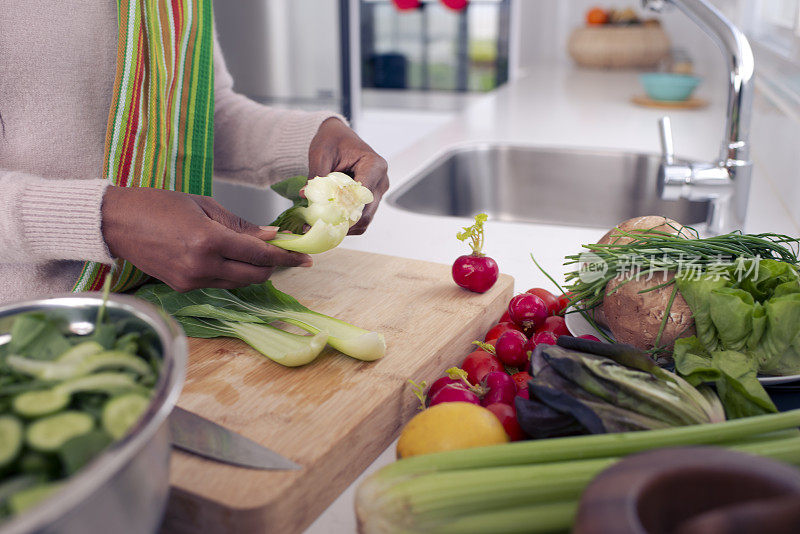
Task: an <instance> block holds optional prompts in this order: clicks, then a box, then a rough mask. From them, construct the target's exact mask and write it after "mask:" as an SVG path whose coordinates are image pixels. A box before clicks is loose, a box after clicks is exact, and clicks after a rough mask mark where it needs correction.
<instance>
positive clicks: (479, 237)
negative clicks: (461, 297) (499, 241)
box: [453, 213, 500, 293]
mask: <svg viewBox="0 0 800 534" xmlns="http://www.w3.org/2000/svg"><path fill="white" fill-rule="evenodd" d="M487 218H488V217H487V216H486V214H485V213H479V214H478V215H476V216H475V224H473V225H472V226H466V227H464V231H463V232H459V233H457V234H456V237H457V238H458V239H459V240H460V241H466V240H467V239H470V240H471V241H472V243H471V244H470V246H471V247H472V254H469V255H464V256H459V257H458V258H456V261H455V262H454V263H453V280H454V281H455V283H456V284H458V285H459V286H460V287H463V288H465V289H469V290H470V291H474V292H475V293H485V292H486V291H488V290H489V288H490V287H492V286H493V285H494V283H495V282H497V277H498V275H499V274H500V269H498V267H497V262H495V261H494V260H493V259H492V258H490V257H489V256H486V255H485V254H483V253H482V252H481V249H482V248H483V223H485V222H486V219H487Z"/></svg>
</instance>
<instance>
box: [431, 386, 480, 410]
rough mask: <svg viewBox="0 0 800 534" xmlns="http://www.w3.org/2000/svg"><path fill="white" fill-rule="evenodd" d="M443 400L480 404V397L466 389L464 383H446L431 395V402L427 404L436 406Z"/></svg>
mask: <svg viewBox="0 0 800 534" xmlns="http://www.w3.org/2000/svg"><path fill="white" fill-rule="evenodd" d="M443 402H471V403H472V404H480V403H481V399H480V397H478V395H476V394H475V393H473V392H472V391H470V390H469V389H467V387H466V386H465V385H464V384H448V385H446V386H444V387H443V388H441V389H440V390H439V391H437V392H436V395H434V396H433V397H431V402H430V404H428V406H429V407H430V406H436V405H437V404H441V403H443Z"/></svg>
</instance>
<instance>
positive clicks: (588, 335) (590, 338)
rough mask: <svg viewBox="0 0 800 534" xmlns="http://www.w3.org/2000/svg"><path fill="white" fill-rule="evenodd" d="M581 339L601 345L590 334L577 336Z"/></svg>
mask: <svg viewBox="0 0 800 534" xmlns="http://www.w3.org/2000/svg"><path fill="white" fill-rule="evenodd" d="M578 337H579V338H581V339H588V340H589V341H597V342H598V343H602V341H600V340H599V339H597V338H596V337H595V336H593V335H591V334H583V335H582V336H578Z"/></svg>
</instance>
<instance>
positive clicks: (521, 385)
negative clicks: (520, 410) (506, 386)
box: [511, 371, 533, 392]
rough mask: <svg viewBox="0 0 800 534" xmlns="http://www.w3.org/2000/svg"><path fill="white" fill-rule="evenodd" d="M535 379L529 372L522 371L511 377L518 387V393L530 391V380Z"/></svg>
mask: <svg viewBox="0 0 800 534" xmlns="http://www.w3.org/2000/svg"><path fill="white" fill-rule="evenodd" d="M531 378H533V377H532V376H531V375H530V373H528V372H527V371H520V372H518V373H514V374H513V375H511V379H512V380H513V381H514V383H515V384H516V385H517V392H519V390H521V389H528V380H530V379H531Z"/></svg>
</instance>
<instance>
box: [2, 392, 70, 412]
mask: <svg viewBox="0 0 800 534" xmlns="http://www.w3.org/2000/svg"><path fill="white" fill-rule="evenodd" d="M69 400H70V396H69V394H68V393H67V392H65V391H63V390H60V389H42V390H38V391H28V392H26V393H22V394H20V395H17V396H16V397H14V400H13V401H12V404H11V405H12V406H13V408H14V411H15V412H16V413H18V414H19V415H21V416H23V417H29V418H33V417H41V416H43V415H49V414H51V413H55V412H58V411H61V410H63V409H64V408H66V407H67V405H68V404H69Z"/></svg>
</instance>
